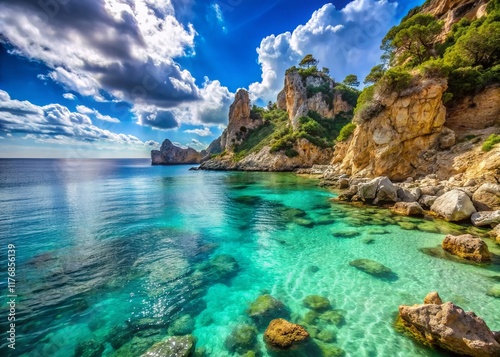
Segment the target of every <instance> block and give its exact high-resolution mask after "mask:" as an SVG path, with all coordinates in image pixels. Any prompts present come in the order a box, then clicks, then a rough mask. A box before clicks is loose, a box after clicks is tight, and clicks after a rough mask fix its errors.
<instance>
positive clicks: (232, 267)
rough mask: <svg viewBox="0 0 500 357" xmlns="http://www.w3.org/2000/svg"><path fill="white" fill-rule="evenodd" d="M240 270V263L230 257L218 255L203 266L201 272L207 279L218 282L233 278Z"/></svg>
mask: <svg viewBox="0 0 500 357" xmlns="http://www.w3.org/2000/svg"><path fill="white" fill-rule="evenodd" d="M238 270H239V266H238V262H237V261H236V259H234V257H232V256H230V255H226V254H223V255H218V256H215V257H213V258H212V259H210V260H209V261H208V262H206V263H204V264H201V266H200V271H202V272H204V273H205V275H206V276H205V277H208V278H214V279H216V280H219V279H221V280H225V279H229V278H232V277H233V276H234V275H236V274H237V272H238Z"/></svg>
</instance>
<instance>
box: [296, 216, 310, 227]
mask: <svg viewBox="0 0 500 357" xmlns="http://www.w3.org/2000/svg"><path fill="white" fill-rule="evenodd" d="M293 223H295V224H296V225H299V226H301V227H306V228H313V227H314V222H313V221H311V220H309V219H306V218H300V217H298V218H294V220H293Z"/></svg>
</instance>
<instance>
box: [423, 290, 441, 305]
mask: <svg viewBox="0 0 500 357" xmlns="http://www.w3.org/2000/svg"><path fill="white" fill-rule="evenodd" d="M442 303H443V301H442V300H441V297H440V296H439V294H438V293H437V291H431V292H430V293H428V294H427V295H426V296H425V298H424V304H436V305H441V304H442Z"/></svg>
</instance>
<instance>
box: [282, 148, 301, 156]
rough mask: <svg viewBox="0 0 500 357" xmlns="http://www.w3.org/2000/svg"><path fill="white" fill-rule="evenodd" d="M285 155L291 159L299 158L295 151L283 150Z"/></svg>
mask: <svg viewBox="0 0 500 357" xmlns="http://www.w3.org/2000/svg"><path fill="white" fill-rule="evenodd" d="M285 155H286V156H288V157H290V158H292V157H297V156H299V153H298V152H297V151H296V150H295V149H285Z"/></svg>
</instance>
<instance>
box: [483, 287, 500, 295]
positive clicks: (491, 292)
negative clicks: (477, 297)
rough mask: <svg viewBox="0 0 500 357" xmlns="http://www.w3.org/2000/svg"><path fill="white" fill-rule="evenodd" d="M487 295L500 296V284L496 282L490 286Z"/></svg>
mask: <svg viewBox="0 0 500 357" xmlns="http://www.w3.org/2000/svg"><path fill="white" fill-rule="evenodd" d="M486 295H488V296H493V297H496V298H500V284H495V285H493V286H492V287H491V288H489V289H488V291H487V292H486Z"/></svg>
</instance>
